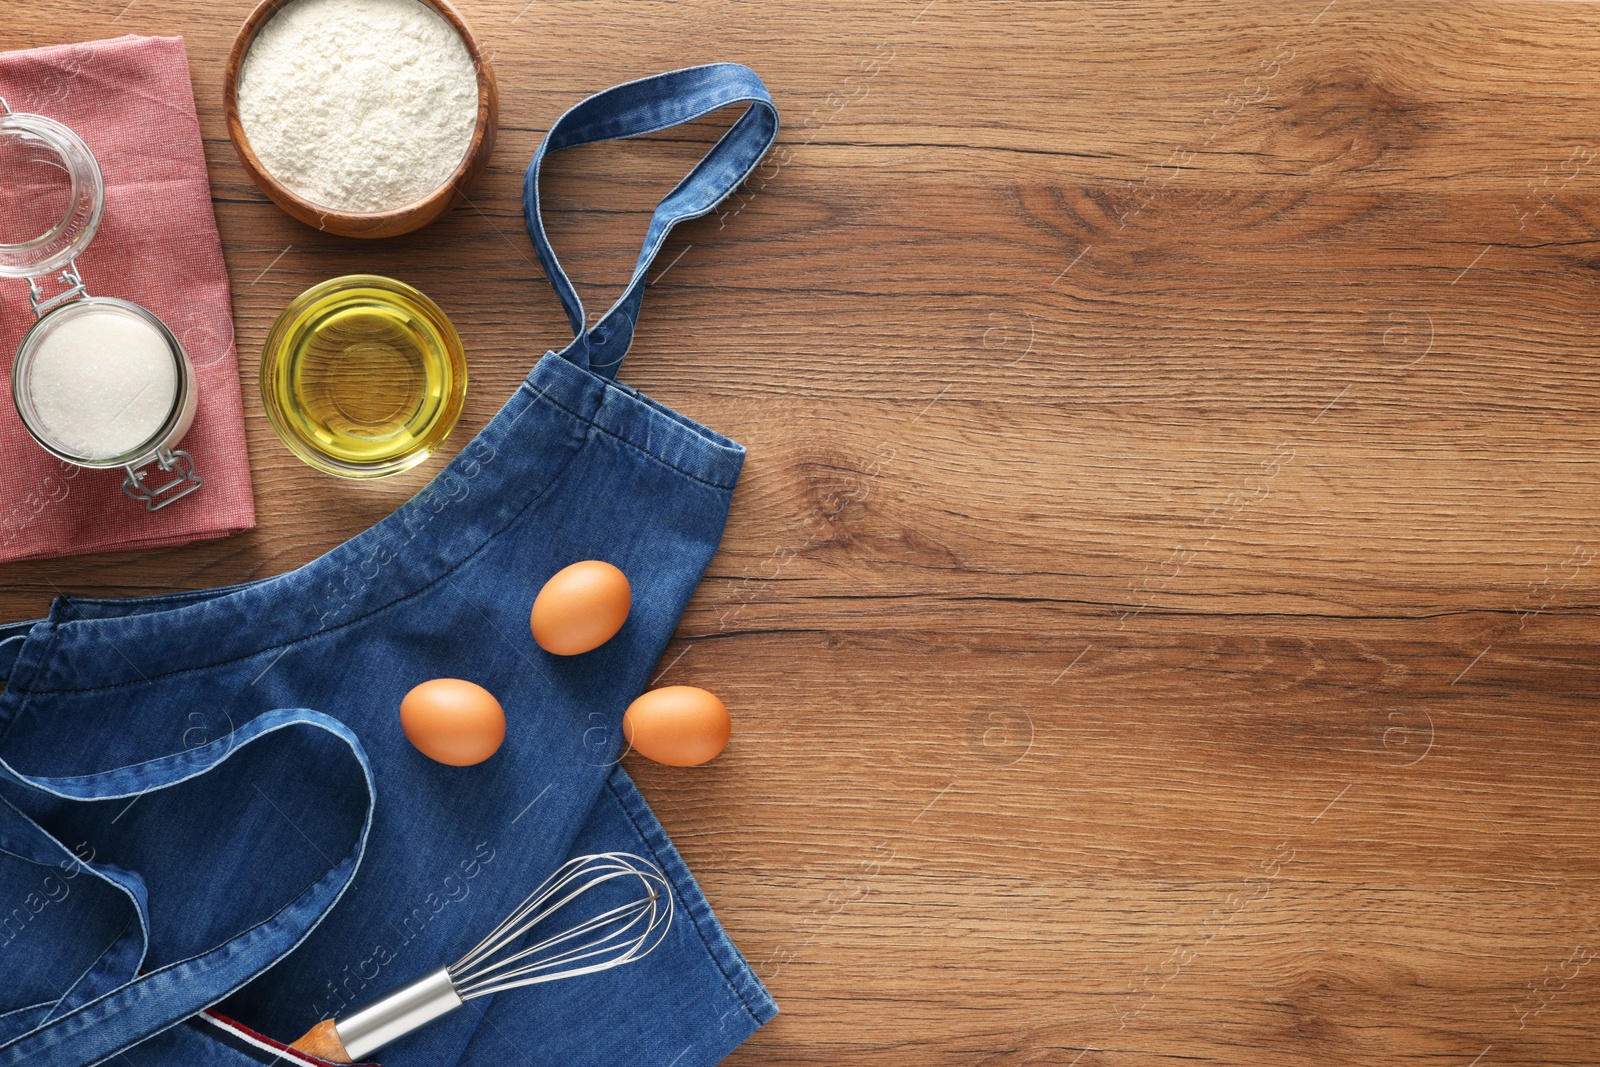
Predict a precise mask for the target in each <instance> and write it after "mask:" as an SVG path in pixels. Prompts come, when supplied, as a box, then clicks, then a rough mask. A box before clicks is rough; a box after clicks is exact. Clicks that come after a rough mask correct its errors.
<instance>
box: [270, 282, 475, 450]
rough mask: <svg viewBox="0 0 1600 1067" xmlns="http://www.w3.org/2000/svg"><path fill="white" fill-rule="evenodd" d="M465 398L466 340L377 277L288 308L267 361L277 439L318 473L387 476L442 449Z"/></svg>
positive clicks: (412, 295) (318, 292)
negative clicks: (462, 342) (463, 342)
mask: <svg viewBox="0 0 1600 1067" xmlns="http://www.w3.org/2000/svg"><path fill="white" fill-rule="evenodd" d="M466 397H467V358H466V353H465V352H464V351H463V350H462V347H461V337H460V336H459V335H458V334H457V333H456V329H455V327H454V326H452V325H451V324H450V319H449V318H448V317H447V316H446V315H445V313H444V312H443V311H441V310H439V306H438V305H437V304H435V303H434V302H433V301H432V300H429V299H428V298H427V297H426V296H424V295H423V294H422V293H421V292H419V291H418V290H416V289H413V288H412V287H411V286H409V285H406V284H405V283H404V282H398V281H395V280H394V279H393V278H384V277H381V276H379V275H376V274H349V275H345V276H344V277H340V278H331V279H329V280H328V281H325V282H322V283H321V284H319V285H314V286H312V287H311V288H310V289H307V290H306V291H305V292H303V293H301V294H300V295H299V296H297V297H295V299H294V300H292V301H290V303H289V306H288V307H286V308H284V309H283V313H282V314H281V315H279V316H278V321H277V322H275V323H273V325H272V330H271V332H270V333H268V335H267V343H266V347H265V349H264V350H263V352H262V355H261V401H262V403H263V405H265V407H266V409H267V418H268V419H269V420H270V421H271V423H272V428H273V430H274V431H276V432H277V434H278V437H279V438H281V439H282V440H283V443H284V444H285V445H288V446H289V451H291V452H293V453H294V454H295V455H296V456H299V457H300V458H301V459H302V460H304V461H305V462H306V463H308V464H310V465H311V466H313V467H315V468H316V469H317V470H320V471H326V472H327V473H329V474H336V475H339V476H341V477H344V478H383V477H387V476H388V475H391V474H399V473H400V472H401V471H405V470H410V469H411V468H412V467H415V466H416V465H417V464H418V463H421V462H422V461H423V460H425V459H427V458H428V457H429V456H430V455H432V454H433V452H434V451H435V450H436V449H438V447H439V446H440V445H441V444H443V443H444V440H445V438H447V437H448V436H449V435H450V431H451V430H452V429H454V428H455V424H456V420H457V419H459V418H460V417H461V409H462V407H463V405H464V404H465V402H466Z"/></svg>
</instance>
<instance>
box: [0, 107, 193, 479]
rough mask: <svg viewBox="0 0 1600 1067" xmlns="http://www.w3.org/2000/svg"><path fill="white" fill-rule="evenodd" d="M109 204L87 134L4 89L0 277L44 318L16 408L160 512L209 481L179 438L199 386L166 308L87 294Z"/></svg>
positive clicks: (45, 435)
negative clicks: (117, 474)
mask: <svg viewBox="0 0 1600 1067" xmlns="http://www.w3.org/2000/svg"><path fill="white" fill-rule="evenodd" d="M104 208H105V179H104V178H103V177H102V175H101V173H100V165H99V164H98V163H97V162H95V158H94V155H93V153H91V152H90V151H89V147H88V145H87V144H85V143H84V141H83V139H82V138H80V137H79V136H78V135H77V134H75V133H73V132H72V130H70V129H68V128H67V127H66V126H63V125H62V124H61V123H59V122H56V121H55V120H54V119H51V118H48V117H46V116H43V115H30V114H24V113H21V112H12V111H11V109H10V108H9V107H8V106H7V105H6V102H5V101H4V100H0V278H22V279H26V280H27V283H28V296H29V302H30V303H31V305H32V307H33V313H34V315H35V316H36V319H37V321H35V322H34V324H33V326H32V328H30V329H29V330H28V332H27V333H25V334H24V335H23V337H22V341H21V343H20V344H19V345H18V346H17V354H16V358H15V359H14V360H13V361H12V364H11V398H12V400H13V402H14V403H15V404H16V409H17V415H18V417H20V418H21V420H22V425H23V427H24V428H25V429H26V430H27V431H28V433H29V435H31V436H32V437H33V439H34V440H35V441H37V442H38V443H39V445H40V446H41V447H43V448H44V449H45V450H46V451H48V452H49V453H50V454H52V455H54V456H55V457H56V458H58V459H61V460H65V461H66V462H68V463H72V464H75V465H76V466H79V467H89V468H100V469H111V468H116V467H122V468H124V470H125V471H126V474H125V476H124V478H123V481H122V489H123V492H125V493H127V495H128V496H130V497H132V498H134V499H135V500H138V501H140V502H142V503H143V504H144V505H145V507H146V508H148V509H149V510H151V511H155V510H156V509H158V508H161V507H165V506H166V505H167V504H170V503H172V502H173V501H174V500H178V499H180V498H181V497H183V496H185V495H187V494H188V493H190V492H193V491H194V490H195V489H198V488H199V487H200V485H201V484H202V479H201V478H200V476H199V474H197V473H196V472H195V469H194V463H193V462H192V461H191V460H190V458H189V455H188V453H187V452H183V451H181V450H179V448H178V444H179V442H180V441H182V440H183V435H184V434H186V433H187V432H188V431H189V427H190V425H191V424H192V423H193V422H194V415H195V408H196V407H197V405H198V402H199V390H198V388H197V386H196V382H195V376H194V368H193V366H192V365H191V364H190V363H189V357H188V355H187V354H186V353H185V352H184V350H183V346H182V345H181V344H179V343H178V339H177V338H176V337H174V336H173V335H172V331H171V330H169V329H167V327H166V325H165V324H164V323H162V321H161V320H160V319H158V318H157V317H156V316H155V315H153V314H151V313H150V312H149V311H146V310H145V309H144V308H142V307H140V306H139V305H137V304H133V303H129V302H128V301H126V300H118V299H115V298H113V297H104V296H90V295H89V293H88V290H87V287H86V286H85V284H84V282H83V279H82V278H81V277H80V276H79V274H78V268H77V264H76V262H75V261H76V259H77V257H78V255H79V254H80V253H81V252H82V251H83V250H84V248H85V247H87V246H88V244H89V242H90V240H91V239H92V238H93V237H94V234H95V230H96V229H97V228H98V226H99V224H100V217H101V214H102V213H103V211H104ZM50 288H58V289H59V291H56V292H54V293H53V294H50V293H48V292H47V290H48V289H50ZM152 465H153V466H154V467H155V468H158V469H159V470H160V471H161V472H162V474H160V475H155V476H152V474H151V472H150V471H149V470H147V468H148V467H150V466H152ZM152 481H154V482H157V483H159V484H152Z"/></svg>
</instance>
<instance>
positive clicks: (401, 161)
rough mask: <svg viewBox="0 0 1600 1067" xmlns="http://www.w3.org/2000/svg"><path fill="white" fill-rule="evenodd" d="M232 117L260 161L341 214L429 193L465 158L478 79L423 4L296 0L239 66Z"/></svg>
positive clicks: (454, 39)
mask: <svg viewBox="0 0 1600 1067" xmlns="http://www.w3.org/2000/svg"><path fill="white" fill-rule="evenodd" d="M238 100H239V120H240V122H241V123H242V124H243V126H244V135H245V138H246V140H248V141H249V142H250V148H251V149H252V150H253V151H254V152H255V154H256V158H257V159H259V160H260V161H261V165H262V166H263V167H265V168H266V169H267V171H269V172H270V173H271V174H272V176H273V177H274V178H276V179H277V180H278V181H280V182H282V183H283V184H284V185H286V186H288V187H289V189H291V190H292V191H293V192H294V193H295V194H297V195H298V196H300V197H301V198H302V199H304V200H309V201H310V202H311V203H313V204H316V205H318V206H319V207H325V208H331V209H333V210H336V211H357V212H368V211H388V210H392V209H394V208H399V207H404V206H406V205H407V204H411V203H414V202H416V201H418V200H421V199H422V198H424V197H426V196H427V195H428V194H429V193H431V192H433V191H434V190H435V189H437V188H439V187H440V186H441V185H443V184H444V183H445V182H446V181H448V180H449V178H450V176H451V175H452V174H453V173H454V172H455V170H456V167H457V166H459V165H460V163H461V160H462V159H463V157H465V156H466V154H467V148H468V146H469V145H470V144H471V141H472V132H473V129H474V127H475V126H476V124H477V118H478V76H477V71H476V69H475V68H474V67H473V64H472V56H471V55H470V54H469V53H468V52H467V46H466V43H465V42H464V41H462V39H461V37H460V35H459V34H457V33H456V31H455V30H454V28H452V27H451V25H450V24H449V23H448V22H446V21H445V20H444V19H443V18H442V17H441V16H440V15H439V14H438V13H437V12H435V11H433V10H432V9H431V8H429V7H428V6H427V5H425V4H422V3H420V2H419V0H292V2H291V3H289V4H288V5H287V6H285V7H284V8H283V9H282V10H281V11H279V12H278V13H277V14H276V15H274V16H273V17H272V19H271V20H270V21H268V22H267V24H266V25H265V26H263V27H262V28H261V32H260V33H258V34H257V35H256V38H255V40H254V41H253V42H252V43H251V45H250V50H249V51H248V52H247V53H246V54H245V58H244V62H243V63H242V64H241V65H240V71H239V85H238Z"/></svg>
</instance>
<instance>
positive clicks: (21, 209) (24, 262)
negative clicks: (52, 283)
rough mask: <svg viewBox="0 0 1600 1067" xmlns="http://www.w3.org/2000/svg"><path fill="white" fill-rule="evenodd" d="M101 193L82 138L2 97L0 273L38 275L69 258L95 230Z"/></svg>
mask: <svg viewBox="0 0 1600 1067" xmlns="http://www.w3.org/2000/svg"><path fill="white" fill-rule="evenodd" d="M105 194H106V190H105V179H104V178H103V177H102V176H101V174H100V165H99V164H98V163H97V162H95V158H94V153H93V152H91V151H89V146H88V145H87V144H85V143H84V141H83V138H81V137H79V136H78V135H77V134H76V133H73V132H72V130H70V129H68V128H67V127H66V126H63V125H62V124H61V123H59V122H57V121H56V120H55V119H52V118H48V117H46V116H44V115H31V114H28V113H26V112H21V111H12V110H11V108H10V106H9V105H7V104H6V102H5V101H4V100H3V99H0V277H3V278H37V277H41V276H44V275H48V274H50V273H52V272H53V271H57V270H60V269H62V268H64V267H66V266H67V265H68V264H70V263H71V262H72V260H73V259H74V258H75V257H76V256H77V255H78V254H79V253H81V252H82V251H83V249H84V248H85V247H86V246H87V245H88V244H89V241H90V240H91V239H92V238H93V237H94V232H95V230H96V229H97V228H98V227H99V225H100V215H101V213H102V211H104V209H105Z"/></svg>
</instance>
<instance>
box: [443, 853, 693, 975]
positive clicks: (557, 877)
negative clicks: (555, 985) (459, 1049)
mask: <svg viewBox="0 0 1600 1067" xmlns="http://www.w3.org/2000/svg"><path fill="white" fill-rule="evenodd" d="M630 878H631V879H635V880H637V881H638V883H639V885H640V887H641V888H642V889H643V891H644V892H643V895H642V896H640V897H638V898H636V899H633V900H630V901H628V902H627V903H624V904H618V905H616V906H614V907H611V908H608V909H607V910H605V911H602V912H600V913H599V914H596V915H593V916H591V917H589V918H587V919H585V920H583V921H582V922H579V923H577V924H576V925H574V926H571V927H569V928H567V929H565V930H562V931H560V932H558V933H553V934H551V935H550V936H548V937H545V938H542V939H541V940H539V941H537V942H536V943H534V944H532V945H528V946H526V947H522V948H516V946H517V945H518V944H519V943H520V942H521V941H522V940H523V938H524V937H526V936H527V935H528V934H529V933H530V932H532V931H533V930H534V928H535V927H537V926H539V925H541V924H542V923H544V922H546V921H547V920H549V919H550V918H551V917H552V916H554V915H556V914H558V913H559V912H561V910H562V909H563V908H565V907H567V905H569V904H571V903H573V902H574V901H576V900H578V899H579V898H580V897H582V896H584V895H585V894H587V893H589V892H590V891H592V890H594V889H596V888H597V887H599V886H602V885H605V884H606V883H608V882H613V881H616V880H618V879H630ZM672 913H673V900H672V889H671V886H670V885H669V884H668V882H667V879H666V876H665V875H664V874H662V873H661V869H660V868H659V867H657V866H656V865H655V864H653V863H651V862H650V861H649V860H646V859H643V858H642V857H639V856H635V855H633V854H631V853H627V852H605V853H600V854H598V855H593V856H580V857H577V858H575V859H571V860H568V861H567V862H566V863H564V864H562V865H561V866H560V867H558V868H556V870H555V871H554V872H553V873H552V874H551V875H550V877H549V878H547V879H545V881H544V882H543V883H542V884H541V885H540V886H539V888H537V889H535V890H534V891H533V892H532V893H531V894H529V896H528V897H527V899H526V900H524V901H523V902H522V903H521V904H520V905H518V906H517V908H516V909H515V910H513V911H512V913H511V914H510V915H508V916H507V917H506V919H505V921H504V922H502V923H501V924H500V925H499V926H497V927H495V928H494V930H493V931H491V932H490V933H489V936H487V937H485V938H484V939H483V940H482V941H481V942H479V943H478V944H477V945H476V946H474V947H473V948H472V950H471V951H469V952H468V953H467V954H466V955H465V956H462V957H461V958H460V959H459V960H457V961H456V962H455V963H453V964H451V965H450V966H449V968H447V970H448V971H449V974H450V981H451V984H452V985H454V986H455V991H456V994H457V995H458V996H459V997H460V998H461V999H462V1000H463V1001H465V1000H471V999H473V998H474V997H483V996H488V995H489V994H491V993H498V992H500V991H501V990H505V989H515V988H517V987H519V986H527V985H536V984H538V983H540V982H550V981H555V980H557V979H562V978H571V977H574V976H576V975H580V974H594V973H596V972H598V971H604V970H608V969H610V968H612V967H617V966H620V965H621V964H624V963H632V962H634V961H635V960H639V959H642V958H643V957H645V956H647V955H649V954H650V952H651V951H653V950H654V949H655V947H656V946H657V945H659V944H660V943H661V940H662V938H664V937H665V936H666V934H667V930H668V928H669V927H670V926H671V923H672ZM513 950H514V951H513ZM508 952H509V955H505V953H508Z"/></svg>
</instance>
